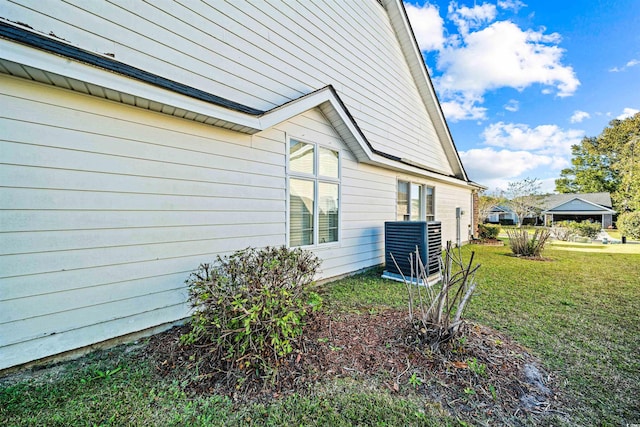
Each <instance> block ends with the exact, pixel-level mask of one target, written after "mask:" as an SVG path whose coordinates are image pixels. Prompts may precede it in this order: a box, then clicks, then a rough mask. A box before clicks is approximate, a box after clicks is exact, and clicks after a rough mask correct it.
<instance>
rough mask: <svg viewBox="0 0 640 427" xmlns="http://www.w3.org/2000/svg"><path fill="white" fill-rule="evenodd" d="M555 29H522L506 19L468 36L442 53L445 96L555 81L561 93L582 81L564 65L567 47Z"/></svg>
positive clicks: (441, 79) (441, 83) (441, 82)
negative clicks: (562, 45) (548, 31)
mask: <svg viewBox="0 0 640 427" xmlns="http://www.w3.org/2000/svg"><path fill="white" fill-rule="evenodd" d="M558 39H559V36H558V35H557V34H551V35H545V34H543V33H542V32H535V31H523V30H521V29H520V28H519V27H518V26H517V25H515V24H514V23H512V22H508V21H501V22H495V23H493V24H491V25H490V26H488V27H487V28H484V29H482V30H479V31H476V32H472V33H470V34H469V35H467V36H466V37H464V45H463V46H460V47H451V46H448V47H445V48H444V49H443V50H442V51H441V52H440V57H439V59H438V69H439V70H441V71H443V75H442V76H440V77H438V78H437V79H436V80H437V86H438V88H439V89H440V90H441V91H442V92H443V94H444V96H445V98H446V97H448V96H450V95H451V94H455V93H462V94H463V95H465V96H481V95H482V94H484V93H485V92H486V91H488V90H492V89H497V88H501V87H513V88H516V89H518V90H523V89H524V88H526V87H528V86H530V85H532V84H535V83H539V84H542V85H545V86H552V87H554V88H555V89H556V93H557V95H558V96H560V97H564V96H570V95H572V94H573V93H574V92H575V90H576V89H577V88H578V86H579V85H580V82H579V80H578V79H577V78H576V76H575V73H574V71H573V68H571V67H570V66H564V65H562V64H561V59H562V54H563V52H564V50H563V49H561V48H559V47H558V46H556V45H555V44H552V43H555V42H557V41H558Z"/></svg>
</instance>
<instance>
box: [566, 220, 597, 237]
mask: <svg viewBox="0 0 640 427" xmlns="http://www.w3.org/2000/svg"><path fill="white" fill-rule="evenodd" d="M569 228H570V229H571V230H573V231H574V232H575V233H576V234H577V235H578V236H582V237H588V238H590V239H595V238H596V237H597V236H598V234H599V233H600V231H601V230H602V225H601V224H600V223H599V222H590V221H582V222H570V223H569Z"/></svg>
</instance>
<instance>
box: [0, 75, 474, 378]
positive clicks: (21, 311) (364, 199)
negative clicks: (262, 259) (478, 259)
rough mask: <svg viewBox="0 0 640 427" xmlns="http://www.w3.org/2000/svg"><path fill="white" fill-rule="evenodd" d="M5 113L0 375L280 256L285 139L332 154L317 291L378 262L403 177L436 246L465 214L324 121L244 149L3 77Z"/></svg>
mask: <svg viewBox="0 0 640 427" xmlns="http://www.w3.org/2000/svg"><path fill="white" fill-rule="evenodd" d="M0 102H1V103H2V105H5V106H7V107H6V108H5V109H3V111H2V113H1V114H0V116H1V117H0V127H1V128H2V129H3V135H2V137H1V140H0V144H1V147H0V153H1V161H0V181H1V182H2V187H1V188H0V251H1V253H0V276H1V277H0V369H2V368H6V367H9V366H12V365H16V364H20V363H24V362H27V361H30V360H35V359H38V358H41V357H45V356H49V355H52V354H56V353H60V352H64V351H67V350H71V349H75V348H79V347H82V346H86V345H90V344H93V343H96V342H100V341H103V340H106V339H110V338H113V337H117V336H120V335H124V334H127V333H131V332H135V331H140V330H143V329H146V328H149V327H153V326H156V325H159V324H162V323H166V322H171V321H174V320H177V319H181V318H184V317H186V316H187V315H188V307H187V305H186V304H185V301H186V296H187V295H186V289H185V287H184V284H183V282H184V279H185V278H186V277H187V275H188V273H189V272H190V271H191V270H192V269H194V268H195V267H196V266H197V265H198V264H199V263H201V262H206V261H211V260H212V259H214V258H215V255H217V254H224V253H228V252H230V251H233V250H237V249H241V248H244V247H247V246H256V247H260V246H266V245H282V244H286V241H287V240H286V234H287V232H286V230H287V212H286V169H285V164H286V149H287V148H286V147H287V142H288V138H300V139H301V140H307V141H313V142H316V143H318V144H320V145H323V146H326V147H330V148H332V149H334V150H338V151H339V152H340V156H341V194H340V206H341V212H340V222H341V227H340V241H339V242H338V243H335V244H329V245H326V246H316V247H312V248H310V249H312V250H313V251H314V252H316V254H317V255H318V256H320V257H321V258H322V260H323V263H322V267H321V268H322V272H321V277H325V278H328V277H333V276H336V275H340V274H344V273H348V272H351V271H356V270H359V269H361V268H365V267H370V266H373V265H378V264H381V263H382V262H383V261H384V253H383V250H384V235H383V223H384V221H386V220H394V219H395V217H396V212H395V211H396V185H397V180H398V179H411V180H413V181H417V182H421V183H425V184H428V185H435V187H436V198H437V199H436V204H437V212H436V219H437V220H439V221H442V222H443V231H444V239H445V240H446V239H450V240H453V239H455V207H456V206H461V205H464V203H469V201H470V193H469V191H468V190H465V189H463V188H456V187H453V186H450V185H445V184H440V183H434V182H428V181H425V180H424V179H421V178H419V177H415V176H408V175H404V174H403V175H399V174H397V173H395V172H393V171H390V170H385V169H382V168H378V167H374V166H371V165H366V164H362V163H357V162H356V161H355V158H354V157H353V155H352V154H351V153H350V152H349V151H348V149H347V148H346V145H344V144H343V142H342V141H341V140H340V138H339V137H338V135H337V133H336V132H335V130H334V129H333V128H332V127H331V125H330V124H329V123H328V122H327V120H326V118H325V117H324V116H323V115H322V113H321V112H320V111H319V110H318V109H313V110H309V111H307V112H305V113H303V114H301V115H299V116H297V117H294V118H292V119H291V120H288V121H286V122H283V123H281V124H279V125H277V126H275V127H274V128H272V129H268V130H265V131H263V132H260V133H258V134H256V135H253V136H249V135H245V134H239V133H236V132H232V131H226V130H222V129H219V128H215V127H212V126H207V125H202V124H199V123H195V122H190V121H188V120H182V119H178V118H172V117H168V116H166V115H162V114H159V113H153V112H149V111H145V110H142V109H139V108H134V107H130V106H125V105H122V104H118V103H115V102H111V101H106V100H101V99H97V98H94V97H91V96H88V95H81V94H76V93H73V92H70V91H67V90H64V89H58V88H54V87H51V86H46V85H42V84H39V83H33V82H28V81H25V80H22V79H18V78H13V77H7V76H3V75H0ZM466 210H467V216H466V218H469V217H470V216H469V214H468V212H470V209H466ZM452 224H454V225H452ZM464 230H466V226H465V228H464ZM463 236H466V232H465V233H464V234H463ZM464 240H466V239H464Z"/></svg>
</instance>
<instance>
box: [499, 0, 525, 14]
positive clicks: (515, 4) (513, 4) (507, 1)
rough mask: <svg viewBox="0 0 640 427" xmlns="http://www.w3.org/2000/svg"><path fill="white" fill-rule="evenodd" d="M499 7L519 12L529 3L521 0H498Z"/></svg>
mask: <svg viewBox="0 0 640 427" xmlns="http://www.w3.org/2000/svg"><path fill="white" fill-rule="evenodd" d="M498 7H499V8H500V9H505V10H513V11H514V12H516V13H517V12H518V10H520V9H521V8H523V7H527V5H526V4H524V3H523V2H521V1H520V0H498Z"/></svg>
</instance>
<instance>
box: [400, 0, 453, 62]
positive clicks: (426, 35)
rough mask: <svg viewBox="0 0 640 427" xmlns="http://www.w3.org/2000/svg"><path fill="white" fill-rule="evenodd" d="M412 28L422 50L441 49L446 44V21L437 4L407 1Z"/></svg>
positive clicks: (406, 5) (406, 6)
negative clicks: (414, 3)
mask: <svg viewBox="0 0 640 427" xmlns="http://www.w3.org/2000/svg"><path fill="white" fill-rule="evenodd" d="M404 6H405V9H406V11H407V16H408V17H409V21H410V22H411V28H413V33H414V34H415V36H416V40H417V42H418V46H419V47H420V50H422V51H430V50H439V49H441V48H442V46H443V45H444V21H443V20H442V18H441V17H440V12H439V10H438V8H437V7H436V6H433V5H430V4H424V5H423V6H416V5H413V4H411V3H405V5H404Z"/></svg>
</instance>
